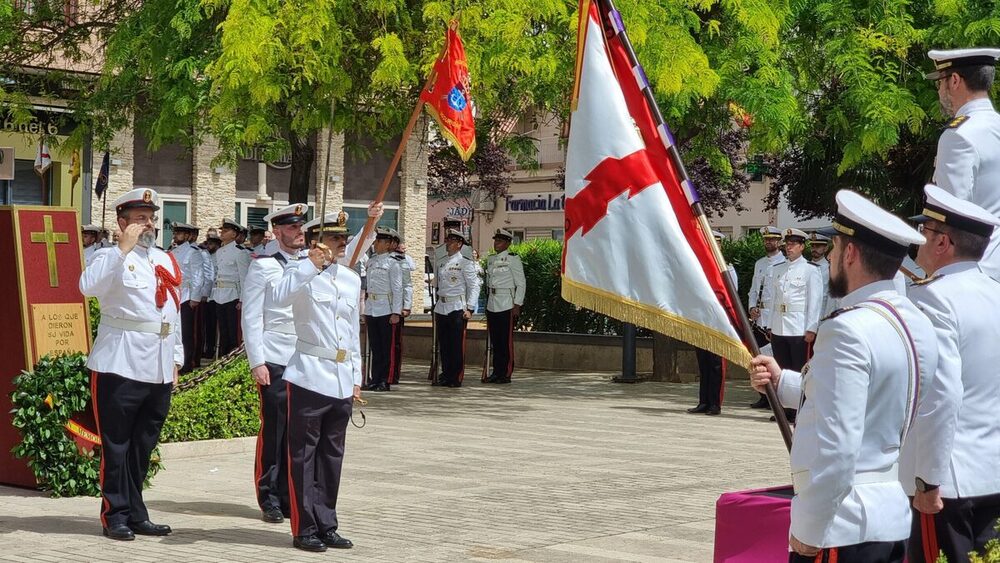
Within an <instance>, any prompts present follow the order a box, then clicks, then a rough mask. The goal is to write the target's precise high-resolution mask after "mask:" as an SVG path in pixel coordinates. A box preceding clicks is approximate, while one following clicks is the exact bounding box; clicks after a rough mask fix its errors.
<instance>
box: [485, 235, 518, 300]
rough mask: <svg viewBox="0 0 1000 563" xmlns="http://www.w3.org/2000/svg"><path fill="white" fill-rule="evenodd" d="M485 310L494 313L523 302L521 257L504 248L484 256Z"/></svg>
mask: <svg viewBox="0 0 1000 563" xmlns="http://www.w3.org/2000/svg"><path fill="white" fill-rule="evenodd" d="M486 285H487V289H486V291H487V292H488V293H489V295H488V296H487V300H486V310H487V311H491V312H494V313H497V312H500V311H507V310H509V309H512V308H513V307H514V305H523V304H524V291H525V289H526V287H527V286H526V284H525V280H524V265H523V264H522V263H521V257H520V256H517V255H516V254H511V253H510V252H509V251H507V250H504V251H503V252H498V253H497V254H494V255H492V256H489V257H488V258H486Z"/></svg>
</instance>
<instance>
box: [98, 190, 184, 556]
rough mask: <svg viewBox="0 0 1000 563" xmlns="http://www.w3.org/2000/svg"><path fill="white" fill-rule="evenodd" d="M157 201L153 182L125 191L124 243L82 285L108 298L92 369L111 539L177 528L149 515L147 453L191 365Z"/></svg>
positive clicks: (104, 252)
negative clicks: (162, 246)
mask: <svg viewBox="0 0 1000 563" xmlns="http://www.w3.org/2000/svg"><path fill="white" fill-rule="evenodd" d="M159 209H160V206H159V196H158V195H157V194H156V192H154V191H153V190H150V189H136V190H132V191H130V192H128V193H126V194H125V195H123V196H121V197H120V198H118V200H117V201H115V211H116V212H117V214H118V228H119V230H120V232H121V236H120V237H119V239H118V246H117V247H115V248H105V249H101V250H99V251H98V252H97V253H96V254H95V255H94V259H93V261H92V262H91V263H90V265H89V266H87V268H86V270H84V272H83V275H82V276H81V277H80V292H81V293H83V294H84V295H86V296H87V297H96V298H97V299H98V301H99V302H100V305H101V324H100V327H99V328H98V331H97V338H96V339H95V340H94V347H93V350H92V351H91V353H90V357H89V358H88V360H87V367H88V368H90V369H91V370H93V372H94V373H93V376H92V379H91V393H92V397H93V401H94V412H95V414H96V415H97V428H98V432H99V433H100V435H101V456H102V457H101V472H100V481H101V496H102V497H103V502H102V503H101V524H102V526H103V528H104V535H105V536H106V537H108V538H111V539H114V540H133V539H135V534H142V535H151V536H165V535H167V534H169V533H170V531H171V530H170V527H169V526H165V525H159V524H153V523H152V522H150V521H149V513H148V512H147V510H146V505H145V503H144V502H143V499H142V483H143V481H144V480H145V479H146V472H147V470H148V469H149V456H150V454H152V452H153V448H155V447H156V443H157V440H158V439H159V436H160V429H161V428H162V427H163V421H164V420H166V418H167V410H168V409H169V408H170V391H171V388H172V385H173V384H174V383H176V382H177V374H178V371H179V370H180V368H181V366H182V365H183V364H184V346H183V344H182V339H181V327H180V321H181V319H180V295H179V291H180V285H181V271H180V268H179V267H178V266H177V262H176V261H175V260H174V258H173V257H172V256H170V255H169V254H167V253H166V252H163V251H162V250H159V249H158V248H156V239H155V234H154V233H155V230H154V229H155V226H156V221H157V218H156V211H157V210H159Z"/></svg>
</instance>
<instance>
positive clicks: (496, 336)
mask: <svg viewBox="0 0 1000 563" xmlns="http://www.w3.org/2000/svg"><path fill="white" fill-rule="evenodd" d="M513 241H514V233H511V232H510V231H507V230H504V229H497V231H496V233H494V234H493V250H494V251H496V254H494V255H492V256H490V257H488V258H487V259H486V292H487V300H486V326H487V328H488V329H489V335H490V342H491V343H492V345H493V366H492V370H491V371H492V373H490V376H489V378H488V379H487V380H486V383H510V376H511V374H512V373H513V372H514V323H515V322H516V321H517V318H518V317H519V316H520V315H521V306H522V305H524V292H525V290H526V288H527V286H526V284H525V280H524V266H523V265H522V264H521V257H520V256H518V255H516V254H512V253H511V252H510V250H508V248H510V243H511V242H513Z"/></svg>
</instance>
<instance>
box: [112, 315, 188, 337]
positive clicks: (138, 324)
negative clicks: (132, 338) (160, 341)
mask: <svg viewBox="0 0 1000 563" xmlns="http://www.w3.org/2000/svg"><path fill="white" fill-rule="evenodd" d="M101 324H102V325H105V326H110V327H112V328H120V329H122V330H129V331H132V332H145V333H148V334H158V335H160V338H166V337H167V336H170V335H171V334H173V332H174V329H175V328H176V325H172V324H170V323H162V322H157V321H130V320H128V319H119V318H117V317H109V316H102V317H101Z"/></svg>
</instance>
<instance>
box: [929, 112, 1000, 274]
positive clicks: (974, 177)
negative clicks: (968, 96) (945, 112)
mask: <svg viewBox="0 0 1000 563" xmlns="http://www.w3.org/2000/svg"><path fill="white" fill-rule="evenodd" d="M955 115H956V117H955V119H954V120H952V121H951V123H949V125H948V128H947V129H945V131H944V133H942V134H941V138H940V139H938V148H937V158H936V159H935V170H934V183H935V184H937V185H938V186H940V187H941V188H943V189H944V190H945V191H947V192H950V193H952V194H954V195H955V196H956V197H958V198H959V199H964V200H966V201H971V202H972V203H975V204H976V205H978V206H980V207H982V208H983V209H985V210H987V211H989V212H990V213H992V214H993V215H994V216H995V217H997V218H1000V114H997V112H996V110H994V109H993V104H992V103H991V102H990V100H989V99H988V98H979V99H976V100H971V101H969V102H968V103H966V104H965V105H963V106H962V107H960V108H958V111H957V112H955ZM982 263H983V270H984V271H985V272H986V273H987V274H989V275H990V276H992V277H993V278H995V279H1000V229H998V230H997V231H995V232H994V233H993V236H992V238H991V239H990V246H989V248H988V249H987V250H986V254H985V255H984V256H983V260H982Z"/></svg>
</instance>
